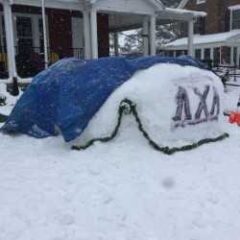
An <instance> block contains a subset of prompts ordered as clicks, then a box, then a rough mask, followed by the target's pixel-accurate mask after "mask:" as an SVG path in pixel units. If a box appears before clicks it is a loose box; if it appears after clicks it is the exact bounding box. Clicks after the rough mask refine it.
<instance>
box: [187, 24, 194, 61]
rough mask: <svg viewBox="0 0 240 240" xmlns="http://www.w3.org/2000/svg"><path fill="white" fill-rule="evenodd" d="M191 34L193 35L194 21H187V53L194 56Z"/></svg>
mask: <svg viewBox="0 0 240 240" xmlns="http://www.w3.org/2000/svg"><path fill="white" fill-rule="evenodd" d="M193 36H194V21H193V20H191V21H188V55H189V56H192V57H194V45H193Z"/></svg>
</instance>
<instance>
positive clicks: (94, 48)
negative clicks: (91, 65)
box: [90, 8, 98, 59]
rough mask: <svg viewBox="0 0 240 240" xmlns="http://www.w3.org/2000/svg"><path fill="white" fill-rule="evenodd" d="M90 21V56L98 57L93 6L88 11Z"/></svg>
mask: <svg viewBox="0 0 240 240" xmlns="http://www.w3.org/2000/svg"><path fill="white" fill-rule="evenodd" d="M90 23H91V47H92V58H93V59H96V58H98V33H97V11H96V9H95V8H92V9H91V12H90Z"/></svg>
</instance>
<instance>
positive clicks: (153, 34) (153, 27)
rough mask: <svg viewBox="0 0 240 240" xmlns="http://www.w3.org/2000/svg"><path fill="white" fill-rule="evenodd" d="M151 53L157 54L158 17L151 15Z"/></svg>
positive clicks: (152, 54)
mask: <svg viewBox="0 0 240 240" xmlns="http://www.w3.org/2000/svg"><path fill="white" fill-rule="evenodd" d="M150 55H151V56H155V55H156V17H155V16H151V17H150Z"/></svg>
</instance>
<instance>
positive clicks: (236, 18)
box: [231, 9, 240, 29]
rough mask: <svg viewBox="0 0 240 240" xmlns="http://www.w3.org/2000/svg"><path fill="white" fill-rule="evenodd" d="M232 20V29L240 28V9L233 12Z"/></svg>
mask: <svg viewBox="0 0 240 240" xmlns="http://www.w3.org/2000/svg"><path fill="white" fill-rule="evenodd" d="M231 15H232V22H231V29H240V9H237V10H233V11H232V12H231Z"/></svg>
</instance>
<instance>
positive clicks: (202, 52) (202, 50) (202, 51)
mask: <svg viewBox="0 0 240 240" xmlns="http://www.w3.org/2000/svg"><path fill="white" fill-rule="evenodd" d="M200 50H201V60H203V59H204V48H201V49H200Z"/></svg>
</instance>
